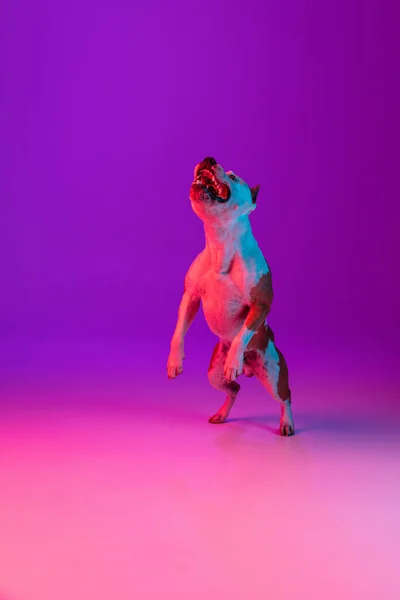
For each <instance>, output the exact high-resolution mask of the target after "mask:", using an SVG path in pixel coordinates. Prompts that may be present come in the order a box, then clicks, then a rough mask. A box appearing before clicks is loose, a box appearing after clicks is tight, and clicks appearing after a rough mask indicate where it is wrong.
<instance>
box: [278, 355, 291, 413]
mask: <svg viewBox="0 0 400 600" xmlns="http://www.w3.org/2000/svg"><path fill="white" fill-rule="evenodd" d="M276 351H277V353H278V356H279V378H278V396H279V398H280V399H281V400H283V401H285V400H289V401H290V402H291V393H290V388H289V371H288V366H287V362H286V360H285V357H284V356H283V354H282V352H281V351H280V350H278V348H277V349H276Z"/></svg>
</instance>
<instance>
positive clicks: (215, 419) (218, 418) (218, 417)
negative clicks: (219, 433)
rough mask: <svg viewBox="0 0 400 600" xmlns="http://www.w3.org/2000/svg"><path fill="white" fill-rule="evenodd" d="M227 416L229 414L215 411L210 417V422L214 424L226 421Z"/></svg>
mask: <svg viewBox="0 0 400 600" xmlns="http://www.w3.org/2000/svg"><path fill="white" fill-rule="evenodd" d="M227 416H228V415H227V414H226V413H224V412H220V411H218V412H217V413H215V415H213V416H212V417H210V418H209V419H208V422H209V423H213V424H219V423H225V421H226V417H227Z"/></svg>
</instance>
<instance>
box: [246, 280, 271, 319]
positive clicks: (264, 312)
mask: <svg viewBox="0 0 400 600" xmlns="http://www.w3.org/2000/svg"><path fill="white" fill-rule="evenodd" d="M273 296H274V294H273V291H272V277H271V272H270V271H268V273H265V274H264V275H262V276H261V277H260V280H259V282H258V283H257V285H255V286H254V287H253V289H252V290H251V291H250V300H251V307H250V312H249V314H248V317H247V319H246V327H247V328H248V329H250V330H251V331H258V329H259V328H260V327H261V326H262V325H263V323H264V321H265V319H266V317H267V316H268V314H269V312H270V310H271V304H272V300H273Z"/></svg>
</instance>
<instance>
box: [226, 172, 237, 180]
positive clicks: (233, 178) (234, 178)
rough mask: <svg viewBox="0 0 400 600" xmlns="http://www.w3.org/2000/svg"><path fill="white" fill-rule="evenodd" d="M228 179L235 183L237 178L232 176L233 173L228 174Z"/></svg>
mask: <svg viewBox="0 0 400 600" xmlns="http://www.w3.org/2000/svg"><path fill="white" fill-rule="evenodd" d="M228 177H229V178H230V179H232V180H233V181H237V177H236V175H234V174H233V173H230V174H229V175H228Z"/></svg>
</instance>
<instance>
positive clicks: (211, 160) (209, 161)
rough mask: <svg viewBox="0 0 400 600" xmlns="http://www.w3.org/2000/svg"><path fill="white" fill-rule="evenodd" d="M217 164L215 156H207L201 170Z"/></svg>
mask: <svg viewBox="0 0 400 600" xmlns="http://www.w3.org/2000/svg"><path fill="white" fill-rule="evenodd" d="M216 164H217V161H216V160H215V158H213V157H212V156H207V158H205V159H204V160H203V162H202V163H201V165H200V169H199V171H201V170H202V169H208V170H210V169H211V168H212V167H214V166H215V165H216Z"/></svg>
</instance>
